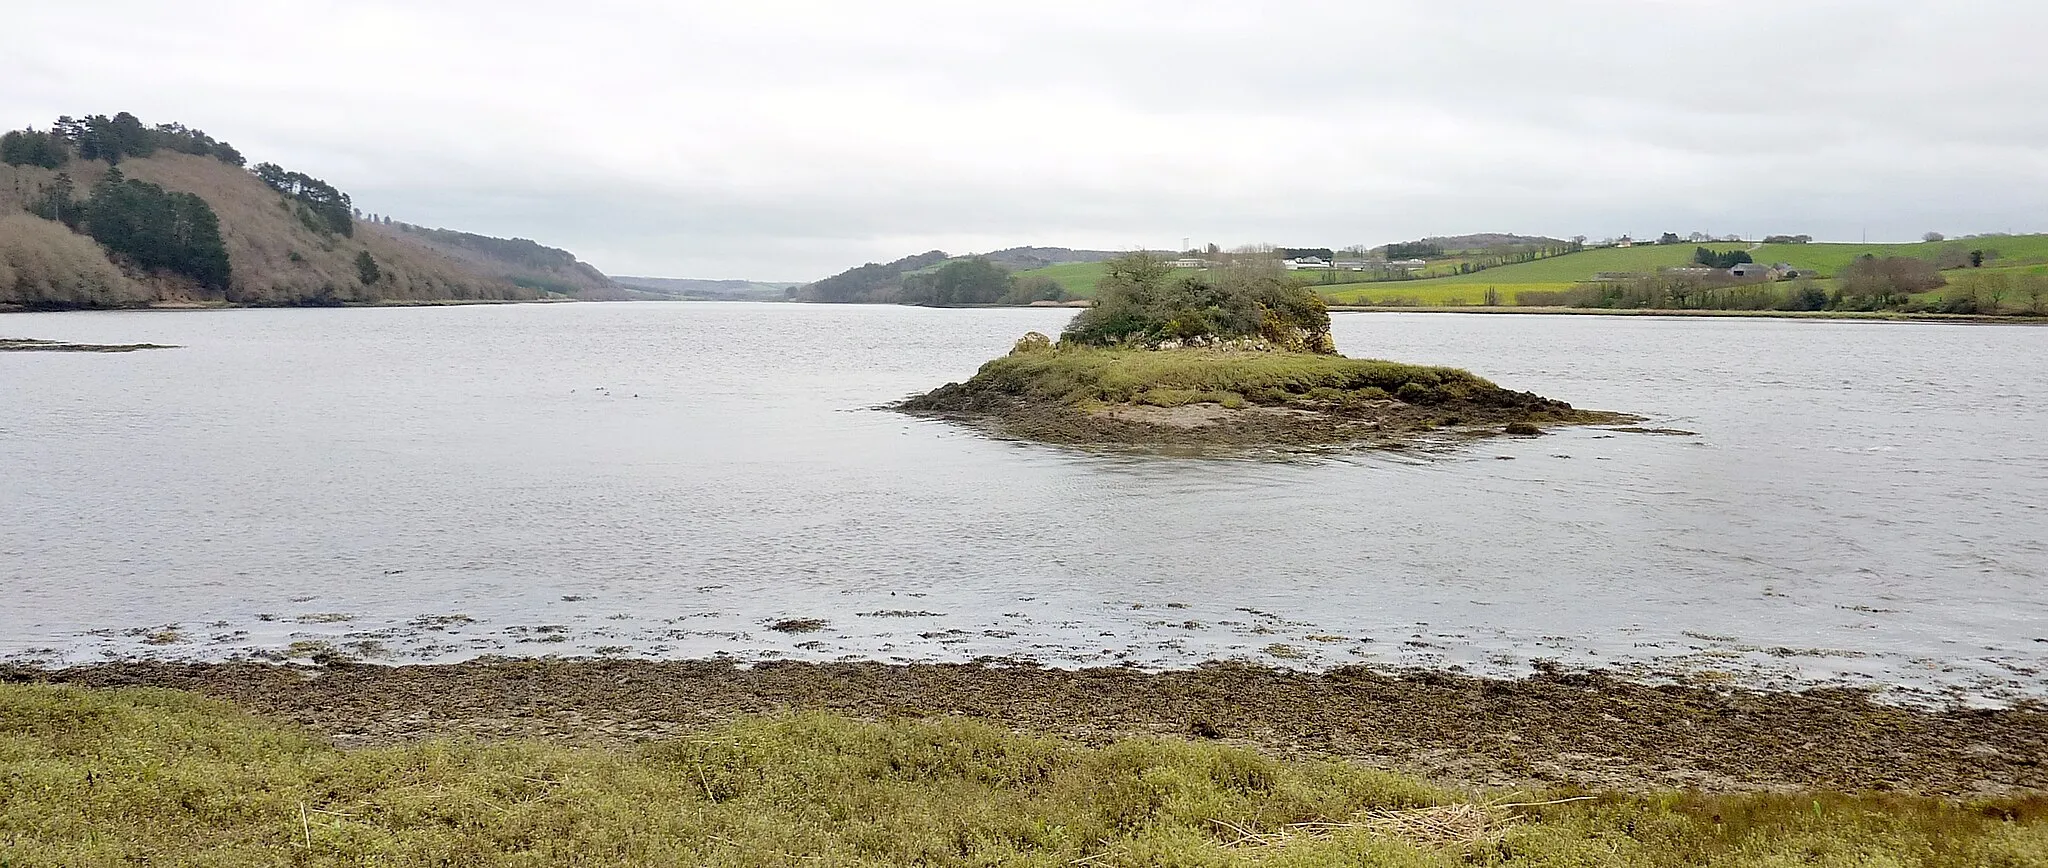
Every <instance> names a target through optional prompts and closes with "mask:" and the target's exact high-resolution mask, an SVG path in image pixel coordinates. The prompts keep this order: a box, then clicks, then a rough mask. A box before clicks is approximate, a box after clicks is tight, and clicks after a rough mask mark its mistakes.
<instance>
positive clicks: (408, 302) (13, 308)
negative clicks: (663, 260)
mask: <svg viewBox="0 0 2048 868" xmlns="http://www.w3.org/2000/svg"><path fill="white" fill-rule="evenodd" d="M567 303H587V304H611V303H613V302H598V301H592V302H582V300H581V299H574V298H446V299H394V300H392V301H379V302H349V303H346V304H236V303H234V302H227V301H159V302H152V303H150V304H137V305H122V306H119V307H23V306H21V305H8V304H0V314H6V313H121V312H132V311H144V312H149V311H193V310H336V309H339V308H369V307H466V306H469V305H479V304H567Z"/></svg>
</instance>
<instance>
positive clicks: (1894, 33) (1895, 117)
mask: <svg viewBox="0 0 2048 868" xmlns="http://www.w3.org/2000/svg"><path fill="white" fill-rule="evenodd" d="M9 17H10V27H9V28H8V29H7V30H6V31H4V32H0V52H4V53H5V55H6V56H7V57H9V58H10V61H9V62H10V66H12V67H13V68H14V69H15V70H18V71H19V73H18V75H17V76H16V80H15V81H12V82H10V86H9V87H8V88H6V89H5V90H0V113H4V114H5V116H6V117H8V118H12V119H13V120H12V121H11V122H10V123H12V124H17V125H18V124H26V123H39V124H40V123H47V122H48V120H49V119H50V118H52V117H54V116H55V115H57V114H60V113H70V114H79V113H86V112H112V111H121V110H127V111H133V112H135V113H136V114H138V115H141V116H142V117H144V118H145V119H147V120H151V121H161V120H179V121H182V122H185V123H188V124H192V125H195V126H200V127H203V128H205V129H207V130H208V131H209V132H211V133H213V134H214V135H216V136H220V137H222V138H226V139H228V140H231V141H233V142H235V143H236V145H237V146H238V147H240V148H241V149H242V150H243V151H244V152H245V153H248V154H250V155H252V156H253V157H255V158H257V159H270V160H275V161H277V162H280V163H283V164H285V165H287V166H291V167H293V168H297V169H301V170H303V171H307V172H309V173H311V174H314V175H318V176H321V177H323V178H326V179H327V180H329V181H332V182H334V183H335V184H336V185H337V186H340V187H342V188H343V189H345V190H348V191H350V192H351V193H352V194H353V195H354V196H355V198H356V200H357V202H358V203H359V204H360V205H361V206H362V207H363V208H365V209H366V210H370V211H376V212H380V213H388V214H391V215H392V216H394V217H397V218H399V219H404V220H408V221H412V222H418V223H426V224H430V225H445V226H450V227H456V228H462V229H466V230H470V231H477V232H486V233H490V234H498V235H517V236H523V237H530V238H534V239H536V240H540V241H543V242H545V243H549V244H556V245H561V246H564V247H568V248H570V249H572V250H575V251H577V252H578V253H579V254H581V255H583V256H584V257H585V258H587V259H589V260H591V261H593V262H595V263H596V264H597V265H598V266H599V267H601V268H604V269H606V270H607V271H611V272H614V273H639V274H657V275H673V276H702V277H750V278H756V279H781V280H801V279H810V278H815V277H819V276H822V275H824V274H828V273H831V272H833V271H837V270H838V269H840V268H843V267H846V266H848V265H853V264H857V263H859V262H861V261H866V260H882V259H890V258H894V257H896V256H900V255H903V254H906V253H911V252H916V251H919V250H924V249H929V248H933V247H940V248H944V249H948V250H953V251H969V250H982V249H990V248H995V247H1002V246H1009V245H1012V244H1048V245H1052V244H1058V245H1069V246H1088V247H1103V248H1112V249H1115V248H1129V247H1135V246H1141V245H1171V244H1177V243H1179V240H1180V239H1181V238H1183V237H1188V238H1192V239H1194V240H1195V241H1196V242H1198V243H1199V242H1205V241H1215V242H1218V243H1222V244H1235V243H1245V242H1256V241H1266V242H1277V243H1286V244H1298V245H1310V244H1314V245H1324V244H1328V245H1343V244H1352V243H1379V242H1384V241H1388V240H1396V239H1401V238H1409V237H1416V236H1420V235H1425V234H1442V233H1460V232H1471V231H1516V232H1529V233H1545V234H1551V235H1558V236H1569V235H1576V234H1586V235H1591V236H1594V237H1603V236H1609V235H1618V234H1622V233H1633V234H1635V235H1638V236H1641V235H1645V234H1650V235H1654V234H1656V233H1658V232H1661V231H1664V230H1667V229H1669V230H1674V231H1679V232H1681V233H1683V232H1690V231H1693V230H1695V229H1698V230H1703V231H1713V232H1731V231H1733V232H1748V233H1758V232H1805V233H1810V234H1814V235H1816V236H1820V237H1823V238H1835V239H1849V240H1853V239H1855V238H1858V237H1862V236H1863V234H1864V233H1866V232H1867V233H1869V235H1870V237H1872V238H1889V239H1902V238H1911V237H1917V236H1918V235H1919V234H1920V233H1921V232H1923V231H1926V230H1928V229H1941V230H1944V231H1948V232H1951V233H1961V232H1971V231H1995V230H2006V229H2019V230H2027V229H2034V230H2042V229H2048V226H2041V225H2039V224H2038V223H2034V222H2030V221H2034V220H2038V219H2039V218H2038V217H2036V216H2035V215H2036V214H2037V213H2038V211H2037V209H2036V207H2035V205H2036V203H2038V202H2039V201H2041V200H2042V199H2043V198H2044V194H2048V116H2043V115H2042V114H2041V113H2039V112H2034V111H2030V110H2028V109H2029V107H2030V106H2031V105H2032V104H2033V102H2034V101H2035V100H2036V98H2037V97H2036V94H2037V93H2038V92H2039V90H2040V88H2041V86H2042V85H2043V84H2044V83H2048V60H2044V59H2043V58H2042V57H2040V56H2039V53H2038V52H2036V51H2034V50H2033V49H2032V46H2030V45H2029V39H2030V37H2029V36H2028V34H2031V33H2037V32H2039V30H2040V27H2041V25H2044V24H2048V9H2043V8H2037V6H2036V5H2035V4H2029V3H2022V2H2008V0H1985V2H1980V3H1974V4H1971V5H1970V7H1969V10H1968V13H1967V14H1965V12H1964V11H1962V10H1957V9H1953V8H1949V7H1939V8H1937V7H1932V6H1927V5H1926V4H1923V3H1908V2H1894V0H1855V2H1846V0H1844V2H1830V0H1811V2H1803V3H1799V4H1784V3H1766V2H1761V0H1720V2H1694V0H1662V2H1655V0H1651V2H1643V0H1636V2H1605V0H1597V2H1596V0H1567V2H1556V3H1542V4H1508V3H1499V2H1493V0H1487V2H1479V0H1437V2H1379V3H1349V4H1344V3H1277V4H1276V3H1261V4H1252V3H1221V2H1194V3H1165V2H1112V3H1101V2H1095V3H1077V2H1034V3H1011V4H1004V5H1001V6H997V5H994V4H962V3H957V2H947V3H942V2H902V0H881V2H868V3H858V4H853V3H797V2H755V3H747V4H711V3H664V2H652V0H644V2H642V0H591V2H585V3H580V4H576V5H574V6H563V5H560V4H544V3H530V2H517V0H506V2H491V3H485V2H472V0H455V2H437V3H398V2H350V3H339V2H334V3H313V2H298V3H274V4H261V3H254V2H232V0H230V2H211V3H206V2H202V3H196V4H180V5H177V6H167V5H164V4H158V3H149V2H141V0H128V2H119V0H87V2H79V3H73V4H41V5H40V6H37V7H31V8H25V9H22V10H15V11H11V12H10V15H9ZM88 33H89V34H92V36H93V38H91V39H81V38H66V39H61V40H59V39H52V38H49V36H48V35H49V34H88Z"/></svg>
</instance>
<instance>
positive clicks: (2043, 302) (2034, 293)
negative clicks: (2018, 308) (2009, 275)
mask: <svg viewBox="0 0 2048 868" xmlns="http://www.w3.org/2000/svg"><path fill="white" fill-rule="evenodd" d="M2020 295H2022V296H2025V297H2026V299H2027V312H2028V313H2031V314H2033V315H2035V316H2044V315H2048V274H2022V275H2020Z"/></svg>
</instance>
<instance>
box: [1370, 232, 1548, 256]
mask: <svg viewBox="0 0 2048 868" xmlns="http://www.w3.org/2000/svg"><path fill="white" fill-rule="evenodd" d="M1570 243H1571V242H1568V241H1565V240H1564V239H1561V238H1546V237H1544V236H1541V235H1514V234H1511V233H1506V232H1478V233H1474V234H1471V235H1432V236H1430V237H1428V238H1422V239H1418V240H1415V241H1407V242H1396V243H1393V244H1382V245H1380V246H1378V247H1375V248H1372V250H1371V251H1370V252H1371V253H1372V254H1373V255H1375V256H1388V257H1389V258H1393V259H1406V258H1408V256H1409V254H1411V253H1412V252H1413V251H1416V250H1421V249H1431V250H1436V251H1441V253H1437V254H1434V255H1437V256H1455V255H1457V254H1460V253H1484V252H1489V251H1501V250H1508V249H1514V248H1523V249H1537V248H1556V247H1564V246H1566V245H1568V244H1570ZM1425 258H1428V257H1425Z"/></svg>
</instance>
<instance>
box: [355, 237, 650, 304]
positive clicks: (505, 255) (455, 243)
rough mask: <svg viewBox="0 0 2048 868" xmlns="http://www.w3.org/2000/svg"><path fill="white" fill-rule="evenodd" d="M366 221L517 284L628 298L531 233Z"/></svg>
mask: <svg viewBox="0 0 2048 868" xmlns="http://www.w3.org/2000/svg"><path fill="white" fill-rule="evenodd" d="M364 225H367V226H369V227H370V228H372V229H373V230H376V231H379V232H384V233H387V234H390V235H393V236H395V237H397V238H399V239H401V240H404V241H407V242H411V243H413V244H418V245H421V246H423V247H427V248H429V249H431V250H434V251H436V252H439V253H441V254H443V255H445V256H448V257H450V258H452V259H455V260H457V261H459V262H461V263H463V264H464V265H465V266H468V267H469V268H470V269H471V270H474V271H476V272H478V273H481V274H487V275H491V276H493V277H497V278H501V279H503V280H505V281H507V282H509V283H512V284H514V285H517V286H523V287H526V288H528V289H532V290H537V291H540V292H543V293H547V294H550V295H559V296H566V297H570V298H575V299H579V300H582V301H626V300H629V299H631V298H632V295H631V294H629V293H627V292H626V290H625V288H624V287H622V286H620V285H619V284H618V283H617V282H615V281H613V280H612V279H611V278H609V277H606V276H605V275H604V273H603V272H601V271H598V270H597V269H596V268H594V267H592V266H591V265H590V264H589V263H586V262H583V261H581V260H578V259H577V258H576V255H575V254H573V253H570V252H569V251H567V250H561V249H558V248H554V247H544V246H542V245H541V244H539V243H538V242H534V241H529V240H527V239H525V238H509V239H508V238H492V237H490V236H488V235H477V234H474V233H470V232H457V231H455V230H452V229H428V228H426V227H424V226H414V225H412V224H410V223H399V222H390V221H368V222H367V223H365V224H364Z"/></svg>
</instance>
